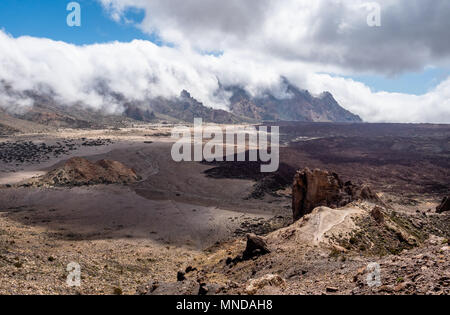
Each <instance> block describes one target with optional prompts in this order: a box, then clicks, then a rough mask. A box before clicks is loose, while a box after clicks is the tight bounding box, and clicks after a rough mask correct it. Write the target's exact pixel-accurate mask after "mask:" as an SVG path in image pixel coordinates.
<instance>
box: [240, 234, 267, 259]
mask: <svg viewBox="0 0 450 315" xmlns="http://www.w3.org/2000/svg"><path fill="white" fill-rule="evenodd" d="M268 253H270V250H269V248H268V247H267V244H266V241H264V239H263V238H261V237H259V236H256V235H254V234H247V247H246V249H245V251H244V253H243V256H242V258H243V259H244V260H248V259H252V258H253V257H256V256H260V255H265V254H268Z"/></svg>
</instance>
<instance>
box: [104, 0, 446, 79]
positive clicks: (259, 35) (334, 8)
mask: <svg viewBox="0 0 450 315" xmlns="http://www.w3.org/2000/svg"><path fill="white" fill-rule="evenodd" d="M99 1H100V2H101V3H102V4H103V5H104V7H105V8H106V9H107V10H109V12H110V13H111V15H112V16H113V17H114V18H115V19H120V17H121V16H123V15H124V13H125V12H126V10H127V8H138V9H142V10H144V11H145V12H146V15H145V19H144V20H143V22H142V23H141V24H140V25H139V27H140V28H141V29H142V30H144V31H145V32H148V33H157V34H158V35H159V36H160V37H161V38H162V39H163V40H165V41H166V42H171V43H175V44H178V45H186V46H192V47H195V48H197V49H200V50H203V51H228V50H231V49H232V50H247V51H259V52H265V53H267V54H270V55H271V56H276V57H278V58H285V59H294V60H301V61H303V62H313V63H320V64H326V65H331V66H335V67H340V68H341V69H343V70H346V71H374V72H378V73H387V74H396V73H400V72H404V71H412V70H414V71H416V70H421V69H423V67H425V66H428V65H430V64H435V63H441V62H448V61H449V56H450V40H449V39H450V38H449V33H448V30H449V29H450V19H449V18H448V17H449V16H450V4H449V2H448V0H433V1H423V0H377V1H376V2H372V1H368V0H314V1H311V0H227V1H218V0H170V1H167V0H99ZM374 3H377V4H379V7H380V9H381V12H380V13H381V21H380V22H381V27H369V26H368V25H367V17H368V16H369V15H370V14H371V13H373V12H375V11H374V6H373V4H374Z"/></svg>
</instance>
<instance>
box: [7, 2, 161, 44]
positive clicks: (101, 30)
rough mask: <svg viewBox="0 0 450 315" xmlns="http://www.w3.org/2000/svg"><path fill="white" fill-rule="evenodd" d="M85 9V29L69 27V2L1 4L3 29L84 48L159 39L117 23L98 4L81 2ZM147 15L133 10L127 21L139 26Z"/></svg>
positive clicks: (83, 9) (129, 12)
mask: <svg viewBox="0 0 450 315" xmlns="http://www.w3.org/2000/svg"><path fill="white" fill-rule="evenodd" d="M77 2H78V3H79V4H80V6H81V13H82V25H81V27H68V26H67V24H66V18H67V14H68V13H70V12H68V11H66V7H67V4H68V3H70V1H67V0H52V1H50V0H2V1H0V28H2V29H4V30H5V31H6V32H8V33H10V34H12V35H13V36H14V37H19V36H23V35H28V36H34V37H46V38H51V39H54V40H61V41H65V42H68V43H72V44H77V45H83V44H93V43H104V42H110V41H125V42H128V41H131V40H133V39H146V40H151V41H153V42H156V37H152V36H149V35H146V34H144V33H143V32H141V31H140V30H139V29H138V28H136V27H135V26H134V25H133V24H126V23H124V22H121V23H117V22H115V21H113V20H112V19H111V18H110V17H109V15H108V13H107V12H105V11H104V10H103V8H102V6H101V5H100V3H98V2H97V1H93V0H90V1H89V0H78V1H77ZM143 17H144V12H143V11H139V10H137V9H135V10H129V11H128V12H127V19H129V20H132V21H135V22H139V21H141V20H142V19H143Z"/></svg>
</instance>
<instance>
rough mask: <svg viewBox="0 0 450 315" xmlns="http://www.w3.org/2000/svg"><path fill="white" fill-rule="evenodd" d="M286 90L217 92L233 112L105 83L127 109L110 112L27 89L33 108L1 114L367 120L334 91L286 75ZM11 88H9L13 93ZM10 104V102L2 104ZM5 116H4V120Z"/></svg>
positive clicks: (115, 121)
mask: <svg viewBox="0 0 450 315" xmlns="http://www.w3.org/2000/svg"><path fill="white" fill-rule="evenodd" d="M282 86H283V87H284V90H282V91H281V93H279V95H274V93H273V92H271V91H269V90H265V91H263V92H262V93H260V94H259V95H255V96H252V95H250V93H248V92H247V91H246V90H245V88H244V87H241V86H237V85H234V86H222V85H221V84H219V89H218V90H217V93H223V94H224V95H229V98H228V100H229V111H225V110H222V109H214V108H211V107H208V106H206V105H205V104H203V103H202V102H200V101H198V100H197V99H196V98H194V97H193V96H192V95H191V94H190V93H189V92H188V91H187V90H183V91H181V93H180V95H179V96H178V97H173V98H164V97H155V98H150V99H148V100H145V101H129V100H127V99H126V98H125V97H124V96H123V95H121V94H118V93H114V92H112V91H110V90H109V89H108V87H107V86H102V85H100V87H99V91H100V93H101V95H103V96H104V97H105V98H109V99H112V100H113V101H114V102H115V103H117V104H120V106H121V107H122V108H123V110H122V112H121V113H117V114H108V113H102V112H101V110H94V109H92V108H89V107H87V106H85V105H83V104H74V105H65V104H59V103H58V102H57V101H56V100H55V98H54V96H53V95H52V94H51V93H37V92H35V91H25V92H23V93H20V94H16V95H21V97H27V98H30V99H32V101H33V106H32V107H30V108H28V110H25V111H21V112H19V113H14V112H11V111H4V110H2V111H0V116H1V117H3V118H4V117H5V116H6V115H7V116H8V117H10V118H11V117H13V118H14V119H19V120H22V121H29V122H32V123H35V124H38V125H43V126H51V127H54V128H60V127H67V128H81V129H83V128H103V127H105V126H114V127H120V126H128V125H130V124H133V123H136V122H169V123H181V122H190V123H192V122H193V120H194V118H202V119H203V120H204V122H206V123H219V124H239V123H261V122H264V121H299V122H351V123H355V122H362V120H361V118H360V117H359V116H357V115H354V114H352V113H351V112H350V111H348V110H346V109H344V108H343V107H341V106H340V105H339V103H338V102H337V101H336V100H335V99H334V97H333V95H332V94H331V93H329V92H323V93H322V94H321V95H319V96H318V97H315V96H313V95H311V94H310V93H309V92H308V91H307V90H300V89H299V88H297V87H295V86H294V85H292V84H291V83H289V81H287V80H286V79H284V80H283V85H282ZM11 90H12V88H11V87H8V91H9V93H11ZM1 105H5V104H0V106H1ZM1 117H0V118H1Z"/></svg>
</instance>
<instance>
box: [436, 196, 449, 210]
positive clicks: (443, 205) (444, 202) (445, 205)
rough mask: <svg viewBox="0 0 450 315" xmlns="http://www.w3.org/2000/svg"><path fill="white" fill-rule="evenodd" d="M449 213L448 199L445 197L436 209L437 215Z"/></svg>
mask: <svg viewBox="0 0 450 315" xmlns="http://www.w3.org/2000/svg"><path fill="white" fill-rule="evenodd" d="M447 211H450V197H445V198H444V200H442V203H441V204H440V205H439V206H438V207H437V208H436V212H437V213H443V212H447Z"/></svg>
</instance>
